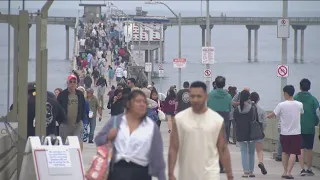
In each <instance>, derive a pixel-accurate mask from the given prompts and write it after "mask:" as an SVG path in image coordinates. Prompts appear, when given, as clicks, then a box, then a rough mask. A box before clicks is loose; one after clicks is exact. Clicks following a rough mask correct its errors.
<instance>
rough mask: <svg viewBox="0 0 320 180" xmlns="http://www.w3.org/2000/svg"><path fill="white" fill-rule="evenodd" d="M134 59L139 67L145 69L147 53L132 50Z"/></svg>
mask: <svg viewBox="0 0 320 180" xmlns="http://www.w3.org/2000/svg"><path fill="white" fill-rule="evenodd" d="M131 55H132V59H133V61H134V62H135V63H136V64H137V66H142V67H144V64H145V62H146V55H145V51H144V50H143V51H139V50H132V51H131Z"/></svg>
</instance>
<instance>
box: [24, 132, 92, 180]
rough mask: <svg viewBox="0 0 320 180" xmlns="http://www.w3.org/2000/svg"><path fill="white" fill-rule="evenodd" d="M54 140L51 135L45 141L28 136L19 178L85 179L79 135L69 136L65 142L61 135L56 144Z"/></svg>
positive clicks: (48, 179) (47, 179) (43, 179)
mask: <svg viewBox="0 0 320 180" xmlns="http://www.w3.org/2000/svg"><path fill="white" fill-rule="evenodd" d="M52 141H53V140H52V139H51V137H50V136H47V137H45V139H44V141H43V142H42V140H41V141H40V138H39V137H35V136H30V137H29V138H28V142H27V144H26V147H25V155H24V156H23V160H22V164H21V171H20V175H19V180H26V179H34V180H56V179H58V180H72V179H77V180H85V174H84V173H85V172H84V171H85V170H84V167H83V159H82V153H81V149H80V143H79V139H78V137H77V136H68V137H67V139H66V143H65V144H63V143H62V139H61V137H59V136H58V137H57V140H56V141H55V142H54V143H55V144H52ZM86 163H87V162H86Z"/></svg>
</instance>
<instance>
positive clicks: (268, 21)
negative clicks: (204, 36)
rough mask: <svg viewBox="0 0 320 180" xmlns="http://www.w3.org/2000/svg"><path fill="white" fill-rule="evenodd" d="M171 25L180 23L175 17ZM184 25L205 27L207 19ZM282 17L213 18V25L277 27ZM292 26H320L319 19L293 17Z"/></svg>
mask: <svg viewBox="0 0 320 180" xmlns="http://www.w3.org/2000/svg"><path fill="white" fill-rule="evenodd" d="M168 19H169V21H170V23H169V24H171V25H178V21H177V19H176V18H174V17H169V18H168ZM181 19H182V20H181V23H182V25H205V24H206V18H205V17H182V18H181ZM278 19H281V17H211V18H210V23H211V24H217V25H219V24H221V25H223V24H224V25H227V24H229V25H241V24H243V25H276V24H277V22H278ZM289 22H290V24H291V25H320V18H319V17H291V18H289Z"/></svg>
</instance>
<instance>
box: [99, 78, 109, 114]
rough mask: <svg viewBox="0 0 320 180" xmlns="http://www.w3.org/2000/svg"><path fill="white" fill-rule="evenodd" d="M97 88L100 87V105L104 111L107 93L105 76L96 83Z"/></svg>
mask: <svg viewBox="0 0 320 180" xmlns="http://www.w3.org/2000/svg"><path fill="white" fill-rule="evenodd" d="M96 86H97V87H98V93H97V95H98V97H97V98H98V103H99V104H100V106H101V108H102V109H104V98H103V97H104V93H105V92H106V87H108V85H107V80H106V78H104V75H101V76H100V77H99V78H98V80H97V83H96Z"/></svg>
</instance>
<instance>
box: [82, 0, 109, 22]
mask: <svg viewBox="0 0 320 180" xmlns="http://www.w3.org/2000/svg"><path fill="white" fill-rule="evenodd" d="M79 6H83V10H84V11H83V12H84V13H83V17H82V18H83V21H84V22H93V23H98V22H100V21H101V20H102V19H103V17H102V16H104V15H102V7H106V5H105V4H83V3H81V4H79Z"/></svg>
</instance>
